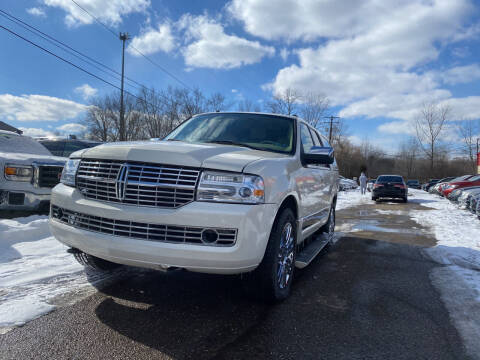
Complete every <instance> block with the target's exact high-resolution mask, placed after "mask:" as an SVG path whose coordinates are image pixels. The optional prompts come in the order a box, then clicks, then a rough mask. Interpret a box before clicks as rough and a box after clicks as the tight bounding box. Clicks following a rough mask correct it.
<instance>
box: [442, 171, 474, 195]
mask: <svg viewBox="0 0 480 360" xmlns="http://www.w3.org/2000/svg"><path fill="white" fill-rule="evenodd" d="M469 186H470V187H471V186H480V175H476V176H475V175H474V176H470V177H467V178H466V179H463V180H452V181H451V182H449V183H448V184H447V185H446V186H444V187H443V188H442V195H443V196H448V195H449V194H450V193H451V192H452V191H453V190H455V189H461V188H464V187H469Z"/></svg>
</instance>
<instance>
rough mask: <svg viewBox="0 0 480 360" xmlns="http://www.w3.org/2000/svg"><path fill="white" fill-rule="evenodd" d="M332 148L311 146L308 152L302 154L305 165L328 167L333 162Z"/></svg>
mask: <svg viewBox="0 0 480 360" xmlns="http://www.w3.org/2000/svg"><path fill="white" fill-rule="evenodd" d="M333 154H334V150H333V148H332V147H321V146H312V148H311V149H310V151H308V152H306V153H304V154H303V162H304V163H305V164H316V165H330V164H333V162H334V161H335V157H334V155H333Z"/></svg>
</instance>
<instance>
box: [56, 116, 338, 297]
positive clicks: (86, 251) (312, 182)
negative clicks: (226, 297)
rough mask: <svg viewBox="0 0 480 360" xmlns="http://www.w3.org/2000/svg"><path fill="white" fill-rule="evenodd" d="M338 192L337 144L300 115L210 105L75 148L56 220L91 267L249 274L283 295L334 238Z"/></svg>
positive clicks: (258, 289) (260, 289)
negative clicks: (208, 109) (124, 136)
mask: <svg viewBox="0 0 480 360" xmlns="http://www.w3.org/2000/svg"><path fill="white" fill-rule="evenodd" d="M337 189H338V168H337V165H336V162H335V159H334V155H333V148H331V147H330V145H329V144H328V141H327V140H326V139H325V138H324V137H323V136H321V135H320V134H319V132H318V131H316V130H315V129H314V128H312V127H311V126H309V125H308V124H307V123H306V122H304V121H302V120H301V119H299V118H297V117H294V116H281V115H274V114H259V113H223V112H218V113H207V114H201V115H196V116H194V117H192V118H191V119H189V120H187V121H185V122H184V123H182V124H181V125H180V126H179V127H177V128H176V129H175V130H174V131H173V132H172V133H171V134H170V135H168V136H167V137H166V139H165V140H164V141H158V142H156V141H143V142H129V143H111V144H104V145H101V146H98V147H95V148H92V149H84V150H81V151H78V152H76V153H74V154H72V155H71V158H70V159H69V160H68V162H67V164H66V166H65V168H64V171H63V174H62V183H61V184H59V185H57V186H56V187H55V189H54V190H53V196H52V206H51V213H50V228H51V230H52V233H53V235H54V236H55V237H56V238H57V239H58V240H59V241H61V242H62V243H64V244H66V245H67V246H69V247H71V250H70V251H71V252H73V253H75V254H76V255H75V256H76V258H77V259H78V260H79V261H80V262H81V263H83V264H84V265H86V266H88V267H93V268H97V269H102V268H108V267H112V266H115V265H117V264H125V265H133V266H139V267H145V268H153V269H164V270H167V269H170V268H182V269H186V270H190V271H196V272H204V273H217V274H242V273H246V274H245V275H244V277H243V279H244V281H245V282H246V284H248V286H250V287H251V288H252V289H254V290H255V293H256V294H258V295H260V296H262V297H264V298H266V299H268V300H274V301H275V300H282V299H284V298H286V297H287V296H288V294H289V292H290V287H291V283H292V279H293V278H294V269H295V267H298V268H303V267H305V266H307V265H308V264H309V263H310V262H311V261H312V260H313V259H314V258H315V257H316V256H317V255H318V253H319V252H320V250H321V249H322V248H323V247H324V246H325V245H327V244H328V243H329V242H331V241H332V239H333V235H334V233H333V232H334V228H335V205H336V199H337ZM297 251H298V253H297Z"/></svg>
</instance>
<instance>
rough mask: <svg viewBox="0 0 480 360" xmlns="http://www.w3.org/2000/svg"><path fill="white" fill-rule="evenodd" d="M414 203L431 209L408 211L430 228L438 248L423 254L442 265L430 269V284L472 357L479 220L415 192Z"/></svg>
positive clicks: (478, 348) (478, 291) (478, 318)
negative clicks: (439, 295)
mask: <svg viewBox="0 0 480 360" xmlns="http://www.w3.org/2000/svg"><path fill="white" fill-rule="evenodd" d="M415 195H416V199H415V202H418V203H420V204H421V205H423V206H427V207H429V208H431V209H432V210H427V211H421V210H417V211H412V217H413V219H414V220H416V221H417V222H418V223H420V224H423V225H425V226H428V227H430V228H431V229H432V230H433V231H434V234H435V237H436V239H437V241H438V245H437V246H435V247H433V248H429V249H426V250H425V252H426V253H427V254H428V255H429V256H430V257H431V258H432V259H433V260H434V261H436V262H438V263H440V264H442V265H444V266H442V267H437V268H435V269H433V271H432V273H431V279H432V282H433V283H434V284H435V286H436V287H437V288H438V289H439V290H440V293H441V295H442V300H443V302H444V303H445V305H446V306H447V309H448V311H449V313H450V316H451V318H452V319H453V321H454V323H455V325H456V327H457V329H458V330H459V332H460V334H461V336H462V338H463V340H464V342H465V346H466V348H467V351H468V352H469V354H470V355H471V356H472V358H478V356H479V355H478V354H479V353H480V343H479V342H478V338H479V336H480V221H479V219H478V218H477V217H476V216H474V215H473V214H471V213H470V212H468V211H465V210H462V209H460V208H458V207H457V206H455V205H454V204H452V203H450V202H449V201H448V200H446V199H443V198H440V197H439V196H436V195H431V194H428V193H425V192H421V191H417V192H416V193H415Z"/></svg>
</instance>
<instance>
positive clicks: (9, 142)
mask: <svg viewBox="0 0 480 360" xmlns="http://www.w3.org/2000/svg"><path fill="white" fill-rule="evenodd" d="M0 152H6V153H17V154H18V153H24V154H37V155H52V154H51V153H50V152H49V151H48V150H47V149H46V148H45V147H44V146H43V145H42V144H40V143H38V142H37V141H35V140H33V139H32V138H30V137H28V136H20V135H13V134H5V133H0Z"/></svg>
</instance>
